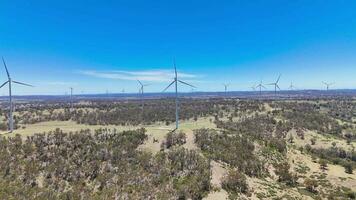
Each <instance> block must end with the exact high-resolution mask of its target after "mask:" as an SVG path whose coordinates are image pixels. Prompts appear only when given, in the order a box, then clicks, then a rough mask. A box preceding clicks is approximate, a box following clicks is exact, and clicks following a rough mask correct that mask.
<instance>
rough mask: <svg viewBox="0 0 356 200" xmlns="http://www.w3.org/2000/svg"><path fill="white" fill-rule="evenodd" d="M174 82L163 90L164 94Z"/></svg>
mask: <svg viewBox="0 0 356 200" xmlns="http://www.w3.org/2000/svg"><path fill="white" fill-rule="evenodd" d="M175 82H176V81H175V80H174V81H173V82H172V83H171V84H169V85H168V86H167V87H166V88H165V89H164V90H163V92H165V91H166V90H167V89H168V88H169V87H171V86H172V85H173V83H175Z"/></svg>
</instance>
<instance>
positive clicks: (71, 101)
mask: <svg viewBox="0 0 356 200" xmlns="http://www.w3.org/2000/svg"><path fill="white" fill-rule="evenodd" d="M69 89H70V108H71V109H73V88H72V87H70V88H69Z"/></svg>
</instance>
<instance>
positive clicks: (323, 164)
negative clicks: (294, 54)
mask: <svg viewBox="0 0 356 200" xmlns="http://www.w3.org/2000/svg"><path fill="white" fill-rule="evenodd" d="M319 165H320V169H321V170H327V167H328V163H327V162H326V160H324V159H320V160H319Z"/></svg>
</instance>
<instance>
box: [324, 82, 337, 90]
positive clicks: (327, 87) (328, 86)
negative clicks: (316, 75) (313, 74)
mask: <svg viewBox="0 0 356 200" xmlns="http://www.w3.org/2000/svg"><path fill="white" fill-rule="evenodd" d="M323 84H324V85H325V86H326V91H329V88H330V86H332V85H334V84H335V83H327V82H324V81H323Z"/></svg>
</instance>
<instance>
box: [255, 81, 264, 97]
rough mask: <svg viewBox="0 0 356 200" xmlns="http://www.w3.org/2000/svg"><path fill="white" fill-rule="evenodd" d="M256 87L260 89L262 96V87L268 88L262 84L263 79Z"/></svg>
mask: <svg viewBox="0 0 356 200" xmlns="http://www.w3.org/2000/svg"><path fill="white" fill-rule="evenodd" d="M255 88H259V89H260V96H262V88H264V89H266V87H265V86H264V85H263V84H262V80H261V81H260V83H259V84H258V85H256V86H255Z"/></svg>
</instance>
